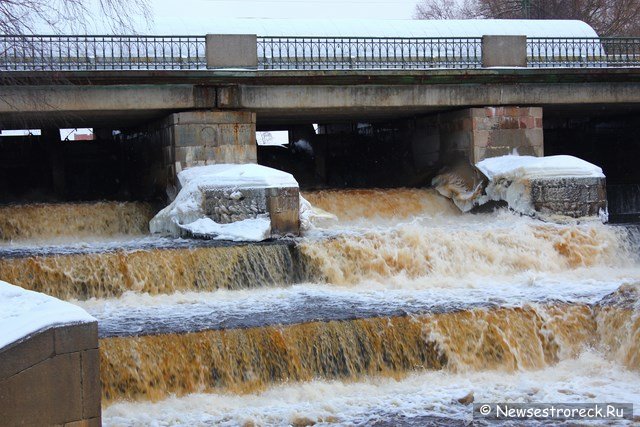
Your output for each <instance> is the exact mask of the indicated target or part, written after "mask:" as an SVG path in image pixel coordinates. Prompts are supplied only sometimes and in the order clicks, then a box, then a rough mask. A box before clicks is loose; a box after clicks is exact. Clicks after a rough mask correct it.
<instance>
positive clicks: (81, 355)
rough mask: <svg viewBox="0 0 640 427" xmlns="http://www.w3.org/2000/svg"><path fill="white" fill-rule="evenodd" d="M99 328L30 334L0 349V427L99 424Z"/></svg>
mask: <svg viewBox="0 0 640 427" xmlns="http://www.w3.org/2000/svg"><path fill="white" fill-rule="evenodd" d="M99 367H100V355H99V353H98V324H97V322H93V323H84V324H79V325H66V326H59V327H55V328H51V329H47V330H44V331H41V332H38V333H35V334H33V335H31V336H29V337H27V338H26V339H24V340H22V341H20V342H17V343H15V344H13V345H11V346H9V347H5V348H3V349H1V350H0V424H2V425H6V426H13V425H24V426H45V425H64V426H74V427H80V426H99V425H100V424H101V421H100V420H101V416H100V397H101V390H100V376H99Z"/></svg>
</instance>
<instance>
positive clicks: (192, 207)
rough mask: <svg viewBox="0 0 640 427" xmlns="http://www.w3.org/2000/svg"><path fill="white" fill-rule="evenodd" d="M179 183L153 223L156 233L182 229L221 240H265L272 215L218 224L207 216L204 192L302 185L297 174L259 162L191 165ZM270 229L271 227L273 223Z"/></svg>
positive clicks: (151, 226)
mask: <svg viewBox="0 0 640 427" xmlns="http://www.w3.org/2000/svg"><path fill="white" fill-rule="evenodd" d="M178 182H179V183H180V186H181V190H180V192H179V193H178V195H177V196H176V198H175V199H174V200H173V202H172V203H171V204H170V205H169V206H167V207H166V208H164V209H163V210H161V211H160V212H159V213H158V214H157V215H156V216H155V217H154V218H153V219H152V220H151V222H150V223H149V228H150V230H151V232H152V233H158V234H169V235H173V236H180V235H181V234H182V230H187V231H189V232H191V233H193V234H198V235H201V236H206V237H209V238H212V239H219V240H264V239H265V238H267V237H268V236H267V237H264V238H260V239H259V237H260V236H263V235H264V231H265V229H266V228H267V224H266V223H265V222H269V219H268V218H266V219H265V218H262V219H261V221H255V222H251V221H250V222H245V221H238V224H236V223H231V224H217V223H215V222H214V221H213V220H211V219H210V218H207V216H206V215H205V211H204V191H205V190H206V189H212V188H228V189H231V190H233V191H235V190H238V189H242V188H273V187H298V182H297V181H296V180H295V178H294V177H293V175H291V174H289V173H286V172H282V171H280V170H277V169H272V168H268V167H265V166H260V165H256V164H220V165H209V166H197V167H193V168H188V169H185V170H183V171H182V172H180V173H179V174H178ZM199 220H200V221H199ZM234 224H236V225H234ZM249 226H256V230H253V231H251V232H248V230H247V227H249ZM268 228H269V229H270V228H271V224H270V222H269V224H268ZM205 231H206V232H205ZM245 237H247V238H248V239H245Z"/></svg>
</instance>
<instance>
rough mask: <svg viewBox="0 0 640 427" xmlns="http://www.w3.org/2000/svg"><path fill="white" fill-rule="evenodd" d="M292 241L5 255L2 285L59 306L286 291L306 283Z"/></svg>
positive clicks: (155, 241) (154, 244)
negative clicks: (144, 296)
mask: <svg viewBox="0 0 640 427" xmlns="http://www.w3.org/2000/svg"><path fill="white" fill-rule="evenodd" d="M300 257H301V255H300V253H299V251H298V249H297V248H296V246H295V244H294V242H293V241H290V240H279V241H267V242H261V243H250V244H247V243H234V242H220V241H213V240H184V239H164V238H142V239H138V240H135V241H128V242H110V243H104V244H91V245H87V246H82V245H81V246H77V245H76V246H51V247H38V248H35V247H31V248H25V247H21V248H16V247H8V246H7V247H0V271H1V272H2V279H3V280H6V281H7V282H10V283H13V284H15V285H17V286H21V287H23V288H25V289H29V290H34V291H37V292H43V293H45V294H48V295H51V296H54V297H57V298H61V299H79V300H84V299H88V298H108V297H117V296H120V295H122V294H123V293H124V292H127V291H135V292H144V293H149V294H152V295H153V294H170V293H174V292H178V291H213V290H217V289H247V288H260V287H264V286H278V285H288V284H292V283H297V282H300V281H303V280H304V279H305V278H306V277H307V272H306V270H305V263H304V262H303V261H301V259H300Z"/></svg>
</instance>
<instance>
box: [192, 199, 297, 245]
mask: <svg viewBox="0 0 640 427" xmlns="http://www.w3.org/2000/svg"><path fill="white" fill-rule="evenodd" d="M203 191H204V207H205V214H206V215H207V216H208V217H209V218H211V219H213V220H214V221H215V222H217V223H220V224H228V223H231V222H235V221H242V220H245V219H251V218H256V217H258V216H259V215H264V214H268V215H269V219H270V220H271V235H272V236H273V237H279V236H285V235H293V236H297V235H299V234H300V191H299V189H298V187H267V188H261V187H253V188H238V189H233V188H206V189H203Z"/></svg>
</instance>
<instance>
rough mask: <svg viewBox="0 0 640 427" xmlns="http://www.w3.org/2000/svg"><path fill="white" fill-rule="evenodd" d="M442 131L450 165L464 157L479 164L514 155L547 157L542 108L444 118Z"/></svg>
mask: <svg viewBox="0 0 640 427" xmlns="http://www.w3.org/2000/svg"><path fill="white" fill-rule="evenodd" d="M438 127H439V133H440V146H441V147H442V151H443V153H442V154H443V155H444V158H445V159H446V160H447V161H450V160H455V159H459V158H461V157H464V158H468V159H469V161H470V162H471V163H472V164H475V163H477V162H479V161H481V160H483V159H486V158H488V157H497V156H504V155H506V154H512V153H514V152H517V153H518V154H520V155H529V156H537V157H542V156H543V155H544V142H543V130H542V108H540V107H484V108H467V109H465V110H460V111H455V112H452V113H443V114H440V115H439V117H438Z"/></svg>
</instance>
